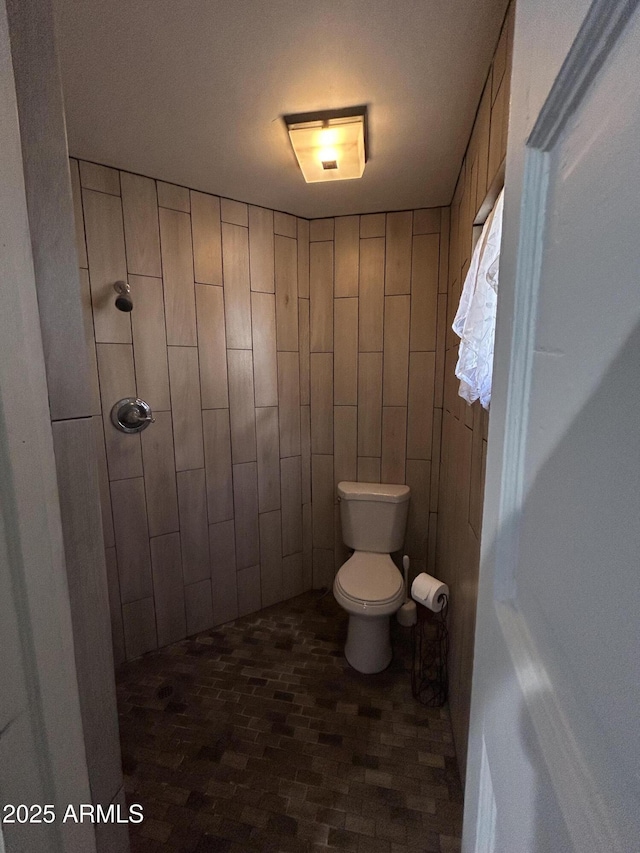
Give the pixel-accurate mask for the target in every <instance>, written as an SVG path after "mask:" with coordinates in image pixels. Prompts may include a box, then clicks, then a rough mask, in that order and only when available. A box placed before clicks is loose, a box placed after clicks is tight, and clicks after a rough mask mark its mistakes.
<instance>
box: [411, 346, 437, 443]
mask: <svg viewBox="0 0 640 853" xmlns="http://www.w3.org/2000/svg"><path fill="white" fill-rule="evenodd" d="M434 368H435V353H432V352H412V353H411V358H410V362H409V413H408V418H409V422H408V428H407V457H408V458H409V459H430V458H431V439H432V431H433V379H434Z"/></svg>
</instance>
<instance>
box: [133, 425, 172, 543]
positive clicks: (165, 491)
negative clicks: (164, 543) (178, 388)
mask: <svg viewBox="0 0 640 853" xmlns="http://www.w3.org/2000/svg"><path fill="white" fill-rule="evenodd" d="M155 419H156V422H155V423H154V424H149V426H148V427H147V428H146V429H145V430H144V432H142V433H140V438H141V440H142V462H143V466H144V485H145V493H146V496H147V518H148V522H149V536H160V535H162V534H163V533H173V532H175V531H176V530H178V529H179V524H178V497H177V494H176V474H175V466H174V459H173V431H172V429H171V413H170V412H156V413H155Z"/></svg>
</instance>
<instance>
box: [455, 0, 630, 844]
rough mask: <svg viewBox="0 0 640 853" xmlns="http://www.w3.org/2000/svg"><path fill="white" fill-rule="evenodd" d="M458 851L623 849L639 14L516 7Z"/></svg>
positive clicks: (599, 5) (618, 7)
mask: <svg viewBox="0 0 640 853" xmlns="http://www.w3.org/2000/svg"><path fill="white" fill-rule="evenodd" d="M511 99H512V102H511V107H510V130H509V150H508V154H507V170H506V197H505V227H504V234H503V250H502V262H501V270H500V300H499V308H498V328H497V336H496V349H495V353H496V363H495V372H494V391H493V397H492V406H491V424H490V433H489V455H488V465H487V488H486V495H485V518H484V527H483V536H482V541H483V547H482V558H481V570H480V596H479V605H478V619H477V629H476V657H475V663H474V678H473V693H472V708H471V734H470V741H469V759H468V768H467V792H466V805H465V825H464V838H463V851H465V853H470V851H482V853H489V851H500V853H542V851H554V853H565V851H576V853H592V851H593V853H638V851H640V11H639V10H638V9H637V2H614V0H608V2H607V0H597V2H594V3H593V4H592V5H591V6H590V7H589V6H588V4H587V3H586V2H584V0H572V2H569V0H562V2H558V0H553V2H551V0H518V5H517V7H516V30H515V42H514V67H513V82H512V95H511Z"/></svg>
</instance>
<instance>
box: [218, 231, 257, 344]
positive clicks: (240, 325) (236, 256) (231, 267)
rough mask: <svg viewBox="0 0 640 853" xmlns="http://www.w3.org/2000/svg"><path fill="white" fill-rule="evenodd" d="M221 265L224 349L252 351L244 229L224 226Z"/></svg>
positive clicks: (247, 258)
mask: <svg viewBox="0 0 640 853" xmlns="http://www.w3.org/2000/svg"><path fill="white" fill-rule="evenodd" d="M222 265H223V272H224V302H225V318H226V323H227V346H228V347H230V348H231V349H251V290H250V285H249V240H248V232H247V229H246V228H240V227H239V226H238V225H230V224H228V223H226V222H224V223H223V225H222Z"/></svg>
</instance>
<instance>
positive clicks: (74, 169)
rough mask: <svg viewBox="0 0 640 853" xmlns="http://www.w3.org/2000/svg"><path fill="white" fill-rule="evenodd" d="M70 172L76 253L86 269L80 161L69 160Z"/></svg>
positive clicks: (81, 264)
mask: <svg viewBox="0 0 640 853" xmlns="http://www.w3.org/2000/svg"><path fill="white" fill-rule="evenodd" d="M69 170H70V172H71V192H72V194H73V219H74V224H75V229H76V252H77V253H78V266H79V267H81V268H82V269H86V268H87V266H88V262H87V246H86V243H85V240H84V215H83V213H82V190H81V189H80V171H79V169H78V161H77V160H74V159H73V158H70V159H69Z"/></svg>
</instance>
